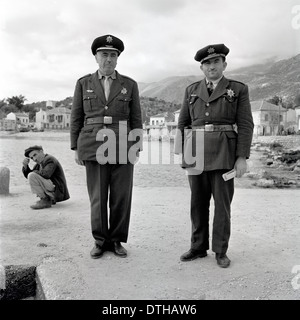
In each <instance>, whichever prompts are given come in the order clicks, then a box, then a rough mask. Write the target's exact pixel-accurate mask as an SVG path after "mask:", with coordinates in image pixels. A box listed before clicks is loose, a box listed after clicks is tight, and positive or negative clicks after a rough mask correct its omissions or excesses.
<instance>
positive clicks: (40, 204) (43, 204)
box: [30, 198, 51, 210]
mask: <svg viewBox="0 0 300 320" xmlns="http://www.w3.org/2000/svg"><path fill="white" fill-rule="evenodd" d="M50 207H51V200H49V199H45V198H44V199H41V200H39V201H37V202H36V203H35V204H33V205H31V206H30V208H32V209H35V210H37V209H45V208H50Z"/></svg>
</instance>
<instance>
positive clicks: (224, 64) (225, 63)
mask: <svg viewBox="0 0 300 320" xmlns="http://www.w3.org/2000/svg"><path fill="white" fill-rule="evenodd" d="M223 67H224V70H225V69H226V67H227V62H226V61H224V62H223Z"/></svg>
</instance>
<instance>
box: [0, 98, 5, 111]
mask: <svg viewBox="0 0 300 320" xmlns="http://www.w3.org/2000/svg"><path fill="white" fill-rule="evenodd" d="M4 106H6V102H5V99H2V100H0V109H1V108H2V107H4Z"/></svg>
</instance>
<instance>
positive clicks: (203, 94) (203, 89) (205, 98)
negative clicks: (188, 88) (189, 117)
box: [198, 79, 209, 102]
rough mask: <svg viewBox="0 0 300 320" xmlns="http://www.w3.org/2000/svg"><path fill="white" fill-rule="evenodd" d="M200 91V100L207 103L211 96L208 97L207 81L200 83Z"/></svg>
mask: <svg viewBox="0 0 300 320" xmlns="http://www.w3.org/2000/svg"><path fill="white" fill-rule="evenodd" d="M198 90H199V92H198V95H199V98H200V99H202V100H203V101H204V102H207V101H208V99H209V95H208V91H207V87H206V83H205V79H203V80H201V81H200V85H199V89H198Z"/></svg>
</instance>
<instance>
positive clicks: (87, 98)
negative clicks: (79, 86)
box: [83, 94, 97, 100]
mask: <svg viewBox="0 0 300 320" xmlns="http://www.w3.org/2000/svg"><path fill="white" fill-rule="evenodd" d="M96 98H97V96H96V95H95V94H84V95H83V100H90V99H96Z"/></svg>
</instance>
